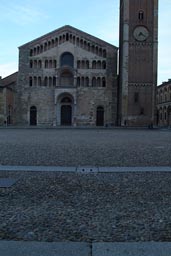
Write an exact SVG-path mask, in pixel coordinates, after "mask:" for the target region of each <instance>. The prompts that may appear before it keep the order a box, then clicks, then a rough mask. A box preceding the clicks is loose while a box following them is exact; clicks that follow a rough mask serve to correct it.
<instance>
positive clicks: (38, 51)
mask: <svg viewBox="0 0 171 256" xmlns="http://www.w3.org/2000/svg"><path fill="white" fill-rule="evenodd" d="M39 53H40V46H37V54H39Z"/></svg>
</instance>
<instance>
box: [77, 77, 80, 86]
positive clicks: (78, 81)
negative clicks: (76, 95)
mask: <svg viewBox="0 0 171 256" xmlns="http://www.w3.org/2000/svg"><path fill="white" fill-rule="evenodd" d="M77 86H80V77H77Z"/></svg>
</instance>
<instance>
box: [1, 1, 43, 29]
mask: <svg viewBox="0 0 171 256" xmlns="http://www.w3.org/2000/svg"><path fill="white" fill-rule="evenodd" d="M16 2H18V3H15V2H13V1H9V2H8V1H6V2H4V4H3V5H1V17H0V20H1V21H2V20H4V21H6V22H10V23H14V24H16V25H19V26H25V25H28V24H29V25H31V24H34V23H36V22H37V21H41V19H42V18H43V19H45V18H46V17H47V15H46V14H45V12H43V11H42V12H41V11H40V10H39V9H36V8H35V7H34V4H33V5H31V4H28V3H26V2H25V1H22V2H21V3H20V1H16Z"/></svg>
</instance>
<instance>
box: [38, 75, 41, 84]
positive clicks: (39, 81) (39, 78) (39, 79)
mask: <svg viewBox="0 0 171 256" xmlns="http://www.w3.org/2000/svg"><path fill="white" fill-rule="evenodd" d="M38 85H39V86H41V85H42V79H41V77H40V76H39V77H38Z"/></svg>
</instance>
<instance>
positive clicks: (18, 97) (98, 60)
mask: <svg viewBox="0 0 171 256" xmlns="http://www.w3.org/2000/svg"><path fill="white" fill-rule="evenodd" d="M157 40H158V1H157V0H151V1H148V0H139V1H137V0H120V45H119V51H118V48H117V47H116V46H113V45H111V44H109V43H107V42H105V41H103V40H101V39H99V38H96V37H94V36H92V35H89V34H87V33H85V32H83V31H80V30H78V29H76V28H74V27H71V26H68V25H67V26H64V27H62V28H59V29H57V30H55V31H52V32H50V33H48V34H46V35H44V36H42V37H40V38H38V39H35V40H33V41H31V42H28V43H26V44H25V45H23V46H21V47H19V71H18V77H17V82H16V85H14V88H13V89H14V91H15V102H14V107H13V123H14V124H16V125H39V126H41V125H48V126H65V125H71V126H105V127H108V126H117V125H121V126H149V125H151V124H155V123H156V120H157V119H156V116H157V112H156V108H155V105H156V101H155V98H156V97H155V96H156V86H157V46H158V42H157ZM118 53H119V62H118ZM118 67H119V68H118ZM118 69H119V73H118Z"/></svg>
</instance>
